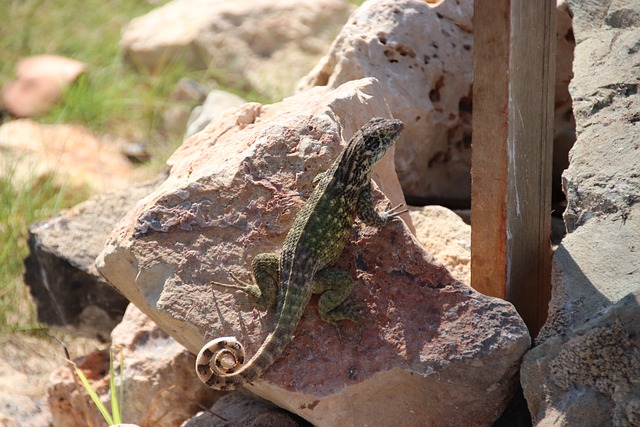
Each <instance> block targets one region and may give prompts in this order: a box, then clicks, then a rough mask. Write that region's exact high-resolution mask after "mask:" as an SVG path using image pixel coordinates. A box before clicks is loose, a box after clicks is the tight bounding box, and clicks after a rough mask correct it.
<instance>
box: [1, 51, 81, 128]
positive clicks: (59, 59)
mask: <svg viewBox="0 0 640 427" xmlns="http://www.w3.org/2000/svg"><path fill="white" fill-rule="evenodd" d="M86 69H87V64H85V63H83V62H80V61H76V60H75V59H71V58H65V57H63V56H57V55H35V56H30V57H28V58H24V59H21V60H20V61H19V62H18V64H17V65H16V80H13V81H10V82H7V83H5V84H4V85H3V87H2V97H1V98H0V105H1V106H2V107H3V108H4V109H6V110H7V111H8V112H9V113H10V114H11V115H13V116H15V117H32V116H37V115H40V114H44V113H46V112H47V111H49V109H50V108H51V107H53V105H55V104H56V103H57V102H58V101H60V100H61V99H62V96H63V95H64V91H65V90H66V89H68V88H69V86H71V84H72V83H73V82H74V81H75V80H76V79H77V78H78V76H80V75H81V74H82V73H84V72H85V71H86Z"/></svg>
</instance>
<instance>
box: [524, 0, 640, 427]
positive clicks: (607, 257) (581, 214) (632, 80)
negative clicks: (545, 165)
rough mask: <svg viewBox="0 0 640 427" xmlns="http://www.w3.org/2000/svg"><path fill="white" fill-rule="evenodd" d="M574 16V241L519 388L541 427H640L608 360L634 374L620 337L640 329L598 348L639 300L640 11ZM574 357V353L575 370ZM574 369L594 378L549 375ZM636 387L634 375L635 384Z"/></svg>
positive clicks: (561, 256) (562, 257)
mask: <svg viewBox="0 0 640 427" xmlns="http://www.w3.org/2000/svg"><path fill="white" fill-rule="evenodd" d="M570 6H571V10H572V12H573V15H574V16H573V24H574V33H575V38H576V42H577V45H576V50H575V63H574V70H575V76H574V78H573V80H572V82H571V88H570V89H571V96H572V98H573V107H574V113H575V117H576V123H577V134H578V139H577V141H576V144H575V145H574V147H573V149H572V151H571V162H570V166H569V169H567V171H566V172H565V174H564V187H565V191H566V194H567V202H568V206H567V209H566V211H565V214H564V219H565V223H566V226H567V231H568V234H567V236H566V237H565V239H564V240H563V241H562V244H561V245H560V246H559V248H558V250H557V251H556V253H555V255H554V259H553V279H552V280H553V293H552V300H551V303H550V308H549V320H548V321H547V323H546V324H545V326H544V327H543V329H542V330H541V332H540V335H539V336H538V338H537V342H538V343H539V344H541V345H540V346H539V347H537V348H535V349H533V350H532V351H531V352H530V353H529V354H528V355H527V357H526V358H525V361H524V365H523V370H522V372H523V374H522V384H523V388H524V393H525V396H526V397H527V400H528V402H529V407H530V409H531V412H532V416H533V418H534V421H536V422H539V423H540V424H541V425H578V424H579V425H585V426H591V425H593V426H595V425H602V424H601V423H600V420H602V419H603V418H602V417H605V418H606V419H608V420H614V422H613V425H637V424H638V418H637V417H638V415H637V414H638V412H637V408H638V401H637V397H636V398H631V397H630V396H629V395H628V394H626V392H624V391H625V390H627V389H628V388H629V384H628V381H627V379H626V377H625V375H626V374H625V375H619V376H618V375H616V374H613V373H612V372H611V368H612V366H613V365H612V364H611V363H610V358H611V357H613V353H611V352H609V350H611V351H612V352H614V353H615V352H616V351H619V352H620V353H616V354H615V357H616V358H618V359H616V362H615V363H616V364H617V365H616V366H618V365H622V364H626V365H627V366H633V364H634V363H635V362H634V360H636V361H637V348H638V343H637V341H634V339H632V338H630V337H626V336H625V335H624V334H629V333H632V330H633V328H635V329H637V320H636V321H635V323H636V325H622V329H619V330H617V331H618V332H619V333H620V334H622V335H620V336H619V337H617V338H615V340H617V341H616V343H617V344H615V345H618V344H620V343H622V344H624V345H622V344H620V345H621V346H619V347H618V350H614V349H602V348H600V347H601V344H602V342H604V341H606V340H607V339H608V338H606V337H604V336H602V335H603V334H605V335H606V333H610V332H611V331H612V330H616V329H615V328H614V325H613V324H611V326H608V327H611V328H613V329H611V330H609V331H608V332H606V333H605V331H603V330H602V327H603V325H607V324H608V323H607V322H608V321H609V320H607V319H609V318H610V317H607V316H612V314H611V313H613V312H617V311H616V310H617V309H614V308H610V306H611V305H612V304H616V303H618V302H619V301H620V300H621V299H623V298H624V297H625V296H626V295H628V294H630V293H637V292H638V291H640V280H639V278H640V270H638V259H639V257H638V242H639V241H640V205H638V200H640V177H639V175H638V170H640V155H638V153H639V151H638V150H639V144H638V130H637V127H638V126H637V122H638V121H639V120H640V95H638V88H639V86H640V84H639V81H638V72H637V66H636V64H638V63H640V49H638V40H640V4H638V2H632V1H622V0H621V1H606V2H578V1H576V2H570ZM627 303H628V302H626V303H625V304H627ZM621 304H622V303H621ZM625 310H626V309H625ZM603 313H604V314H603ZM629 318H631V317H629ZM636 319H637V318H636ZM629 328H631V329H629ZM590 337H595V338H593V339H592V338H590ZM603 340H604V341H603ZM569 351H573V352H576V354H575V356H573V357H574V359H573V360H572V359H570V358H568V353H567V352H569ZM563 355H564V356H563ZM586 359H589V363H587V364H585V363H586V361H585V360H586ZM581 360H582V362H580V361H581ZM578 362H580V363H582V365H580V366H582V367H583V368H584V369H589V371H588V373H582V374H581V375H582V376H580V377H576V378H575V381H574V380H570V381H568V380H566V379H559V377H557V376H554V375H545V372H550V370H551V369H553V367H554V366H556V368H557V369H559V367H560V366H565V367H564V368H562V369H565V370H566V369H568V368H567V366H568V365H570V364H575V363H578ZM583 362H584V363H583ZM567 372H568V371H567ZM603 378H604V379H606V380H603V381H604V383H603V382H602V381H601V379H603ZM637 378H638V374H637V373H636V374H635V380H633V381H637ZM633 381H632V383H633ZM603 384H604V385H603ZM605 385H606V386H605ZM632 385H633V384H632ZM603 387H604V388H603ZM633 387H636V386H633Z"/></svg>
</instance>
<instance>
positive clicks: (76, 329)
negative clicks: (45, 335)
mask: <svg viewBox="0 0 640 427" xmlns="http://www.w3.org/2000/svg"><path fill="white" fill-rule="evenodd" d="M156 185H157V183H156V182H149V183H147V184H144V185H137V186H134V185H132V186H131V187H129V188H128V189H127V190H120V191H119V192H110V193H105V194H102V195H99V196H95V197H93V198H91V199H89V200H87V201H86V202H83V203H81V204H79V205H77V206H75V207H74V208H72V209H68V210H65V211H62V212H60V213H59V214H58V215H56V216H54V217H52V218H48V219H46V220H44V221H40V222H37V223H34V224H31V225H30V226H29V237H28V244H29V255H28V256H27V258H26V259H25V273H24V280H25V283H26V284H27V286H29V288H30V291H31V295H32V296H33V298H34V300H35V303H36V308H37V312H38V321H40V322H42V323H46V324H49V325H53V326H58V327H63V328H65V329H68V330H70V331H71V332H72V333H74V334H83V335H87V336H90V337H95V338H97V339H100V340H102V341H105V340H107V339H108V337H109V334H110V333H111V330H112V329H113V328H114V327H115V326H116V325H117V324H118V323H119V322H120V320H121V319H122V316H123V314H124V311H125V309H126V307H127V304H128V301H127V299H126V298H125V297H123V296H122V295H121V294H120V293H119V292H118V291H117V290H116V289H115V288H113V287H112V286H111V285H109V284H108V283H107V282H106V281H105V280H104V278H103V277H102V276H101V275H100V274H99V273H98V271H97V270H96V268H95V265H94V261H95V259H96V257H97V256H98V254H99V253H100V251H101V250H102V247H103V246H104V242H105V240H106V239H107V236H108V235H109V233H110V232H111V230H112V229H113V227H114V226H115V225H116V224H117V223H118V221H120V220H121V219H122V217H123V216H124V215H125V214H126V213H127V211H128V210H129V209H131V208H132V207H133V205H134V204H135V203H136V202H137V201H138V200H139V199H141V198H143V197H144V196H145V195H147V194H148V193H149V192H150V191H151V190H152V189H153V188H154V187H155V186H156Z"/></svg>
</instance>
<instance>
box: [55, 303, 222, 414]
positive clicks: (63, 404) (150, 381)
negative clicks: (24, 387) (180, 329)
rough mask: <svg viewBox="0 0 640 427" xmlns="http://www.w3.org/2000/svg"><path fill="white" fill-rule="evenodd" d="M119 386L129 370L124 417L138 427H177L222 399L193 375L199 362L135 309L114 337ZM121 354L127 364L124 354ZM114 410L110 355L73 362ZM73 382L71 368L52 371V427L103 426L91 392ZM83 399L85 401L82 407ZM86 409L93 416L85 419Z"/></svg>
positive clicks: (98, 354)
mask: <svg viewBox="0 0 640 427" xmlns="http://www.w3.org/2000/svg"><path fill="white" fill-rule="evenodd" d="M111 340H112V344H111V345H112V348H113V349H114V355H115V356H114V366H115V372H116V374H117V375H116V387H120V381H119V369H120V366H122V368H123V371H124V386H123V395H122V400H120V401H119V404H120V406H121V408H122V418H123V420H125V421H128V422H135V423H137V424H138V425H153V426H159V427H173V426H176V425H180V423H182V422H183V421H184V420H186V419H188V418H190V417H191V416H193V415H194V414H196V413H197V412H198V411H199V410H200V407H201V406H203V405H204V406H205V407H206V406H209V405H211V404H212V403H213V401H214V400H215V399H216V398H217V397H219V396H220V393H212V392H211V390H210V389H208V388H207V387H206V386H204V385H203V384H202V383H201V382H199V381H198V380H197V379H196V378H194V377H193V375H191V372H192V369H193V365H194V363H195V358H194V356H193V355H192V354H190V353H189V352H188V351H187V350H186V349H185V348H184V347H182V346H181V345H180V344H178V343H177V342H176V341H175V340H174V339H173V338H171V337H170V336H169V335H167V334H166V333H164V332H163V331H162V330H160V328H158V326H157V325H156V324H154V323H153V322H152V321H150V320H149V318H148V317H147V316H145V315H144V314H143V313H142V312H140V310H138V309H137V308H136V307H135V306H134V305H133V304H131V305H129V307H128V308H127V311H126V313H125V316H124V318H123V320H122V322H121V323H120V324H119V325H118V326H117V327H116V328H115V329H114V330H113V333H112V334H111ZM120 351H122V365H121V364H120V354H119V352H120ZM74 362H75V363H76V365H77V366H78V367H79V369H80V370H81V371H82V372H83V374H84V375H85V376H86V377H87V379H88V380H89V383H90V384H91V386H92V388H93V389H94V390H95V391H96V393H98V395H99V396H100V400H101V401H102V402H103V403H104V404H105V407H107V408H110V407H111V403H110V394H109V351H108V350H99V351H95V352H93V353H91V354H89V355H88V356H86V357H82V358H79V359H76V360H75V361H74ZM78 384H79V383H76V382H74V380H73V378H72V376H71V371H70V370H69V367H68V366H62V367H60V368H59V369H57V370H56V371H54V372H53V374H52V375H51V379H50V385H49V388H48V389H47V399H48V402H49V407H50V409H51V413H52V419H53V425H54V426H56V427H57V426H64V427H76V426H77V427H83V426H86V425H88V422H87V418H88V419H89V420H90V421H91V422H92V425H103V424H104V420H103V419H102V415H101V414H100V413H99V412H98V410H97V408H96V407H95V404H94V403H93V402H92V401H91V399H90V398H89V396H88V394H87V392H86V391H85V390H84V389H83V388H82V386H78ZM82 400H84V401H85V403H84V404H83V402H82ZM85 404H86V408H87V409H88V413H87V414H86V417H87V418H85V411H84V408H85Z"/></svg>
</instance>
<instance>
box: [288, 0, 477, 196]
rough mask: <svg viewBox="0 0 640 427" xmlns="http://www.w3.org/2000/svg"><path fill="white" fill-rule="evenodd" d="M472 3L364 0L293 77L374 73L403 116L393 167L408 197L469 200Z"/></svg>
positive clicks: (314, 82)
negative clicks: (324, 50) (321, 52)
mask: <svg viewBox="0 0 640 427" xmlns="http://www.w3.org/2000/svg"><path fill="white" fill-rule="evenodd" d="M472 16H473V3H472V2H470V1H456V2H454V1H443V2H438V3H437V4H429V3H427V2H424V1H420V0H400V1H397V0H376V1H367V2H365V3H363V5H362V6H361V7H360V8H359V9H358V10H357V11H356V12H355V13H354V14H353V15H352V16H351V18H349V22H348V23H347V24H346V25H345V26H344V28H343V29H342V31H341V33H340V34H339V35H338V37H337V38H336V40H335V41H334V42H333V45H332V46H331V49H330V51H329V53H328V54H327V55H326V56H325V57H324V58H323V59H322V60H321V61H320V62H319V63H318V65H317V66H316V67H315V68H314V69H313V70H312V71H311V73H309V74H308V75H307V76H306V77H305V78H304V79H303V80H302V81H301V82H300V84H299V90H306V89H307V88H309V87H313V86H328V87H330V88H335V87H337V86H339V85H341V84H343V83H344V82H347V81H349V80H355V79H359V78H362V77H365V76H373V77H376V78H377V79H378V80H380V81H381V82H383V83H384V87H385V93H384V96H385V98H386V100H387V102H388V104H389V108H390V109H391V112H392V114H393V116H394V117H395V118H397V119H400V120H402V121H403V122H404V123H405V126H406V127H405V131H404V132H403V135H402V136H401V137H400V140H399V142H398V144H397V148H396V170H397V172H398V177H399V178H400V182H401V184H402V188H403V190H404V192H405V194H406V195H407V196H408V197H413V198H430V199H433V198H439V199H454V200H458V201H460V200H468V199H469V198H470V193H471V178H470V173H469V171H470V166H471V114H470V113H471V98H470V97H471V81H472V78H473V70H472V54H471V47H472V45H473V34H472V31H473V25H472Z"/></svg>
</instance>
